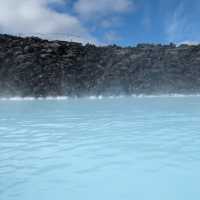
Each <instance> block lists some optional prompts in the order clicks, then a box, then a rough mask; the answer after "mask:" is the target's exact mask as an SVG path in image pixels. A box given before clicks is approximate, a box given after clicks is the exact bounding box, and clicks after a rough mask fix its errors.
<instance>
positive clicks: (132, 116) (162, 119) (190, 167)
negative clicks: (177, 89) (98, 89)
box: [0, 97, 200, 200]
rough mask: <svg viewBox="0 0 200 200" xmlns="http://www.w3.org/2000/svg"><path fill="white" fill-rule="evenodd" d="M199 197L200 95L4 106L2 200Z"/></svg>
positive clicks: (0, 112) (0, 120) (0, 125)
mask: <svg viewBox="0 0 200 200" xmlns="http://www.w3.org/2000/svg"><path fill="white" fill-rule="evenodd" d="M40 199H41V200H55V199H56V200H199V199H200V97H177V98H175V97H154V98H145V97H143V98H136V97H129V98H128V97H127V98H125V97H124V98H114V99H109V98H103V99H87V98H85V99H71V100H70V99H68V100H32V101H30V100H29V101H28V100H21V101H6V100H4V101H2V100H1V101H0V200H40Z"/></svg>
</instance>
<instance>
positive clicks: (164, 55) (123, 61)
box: [0, 35, 200, 97]
mask: <svg viewBox="0 0 200 200" xmlns="http://www.w3.org/2000/svg"><path fill="white" fill-rule="evenodd" d="M169 93H187V94H193V93H200V45H180V46H178V47H176V46H175V45H174V44H169V45H151V44H139V45H137V46H136V47H124V48H122V47H119V46H116V45H113V46H104V47H97V46H94V45H90V44H87V45H82V44H80V43H75V42H65V41H48V40H42V39H39V38H36V37H27V38H21V37H15V36H10V35H0V96H35V97H40V96H62V95H67V96H86V95H119V94H127V95H129V94H169Z"/></svg>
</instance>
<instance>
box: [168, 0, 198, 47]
mask: <svg viewBox="0 0 200 200" xmlns="http://www.w3.org/2000/svg"><path fill="white" fill-rule="evenodd" d="M195 27H196V25H195V22H193V21H192V20H191V19H190V16H189V15H188V13H186V5H185V4H184V2H182V3H181V4H179V5H178V6H177V8H176V9H175V10H174V13H173V14H172V16H171V17H170V18H169V19H168V20H167V23H166V28H165V29H166V35H167V40H168V42H175V43H177V44H183V43H185V44H194V43H197V40H198V39H199V36H198V35H197V34H196V33H198V32H197V31H196V28H195Z"/></svg>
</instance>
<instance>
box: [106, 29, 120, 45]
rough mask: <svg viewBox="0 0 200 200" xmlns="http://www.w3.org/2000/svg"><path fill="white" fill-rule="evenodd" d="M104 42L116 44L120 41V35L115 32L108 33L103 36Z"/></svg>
mask: <svg viewBox="0 0 200 200" xmlns="http://www.w3.org/2000/svg"><path fill="white" fill-rule="evenodd" d="M104 38H105V42H106V43H113V42H116V41H118V40H120V39H121V37H120V35H118V34H117V33H116V32H114V31H108V32H107V33H106V34H105V36H104Z"/></svg>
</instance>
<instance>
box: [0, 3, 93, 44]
mask: <svg viewBox="0 0 200 200" xmlns="http://www.w3.org/2000/svg"><path fill="white" fill-rule="evenodd" d="M49 3H55V4H59V3H65V0H6V1H5V0H0V32H1V33H10V34H18V33H23V34H24V35H38V34H36V33H40V35H39V36H42V37H45V38H49V39H66V40H67V39H72V38H73V39H74V40H76V41H81V42H96V41H95V39H94V38H93V37H92V36H91V35H90V34H89V32H88V30H87V29H86V28H84V27H83V26H82V24H81V22H80V20H79V19H78V18H76V17H74V16H71V15H69V14H67V13H59V12H56V11H55V10H53V9H50V8H49V6H48V5H49ZM57 33H59V34H57Z"/></svg>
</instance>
